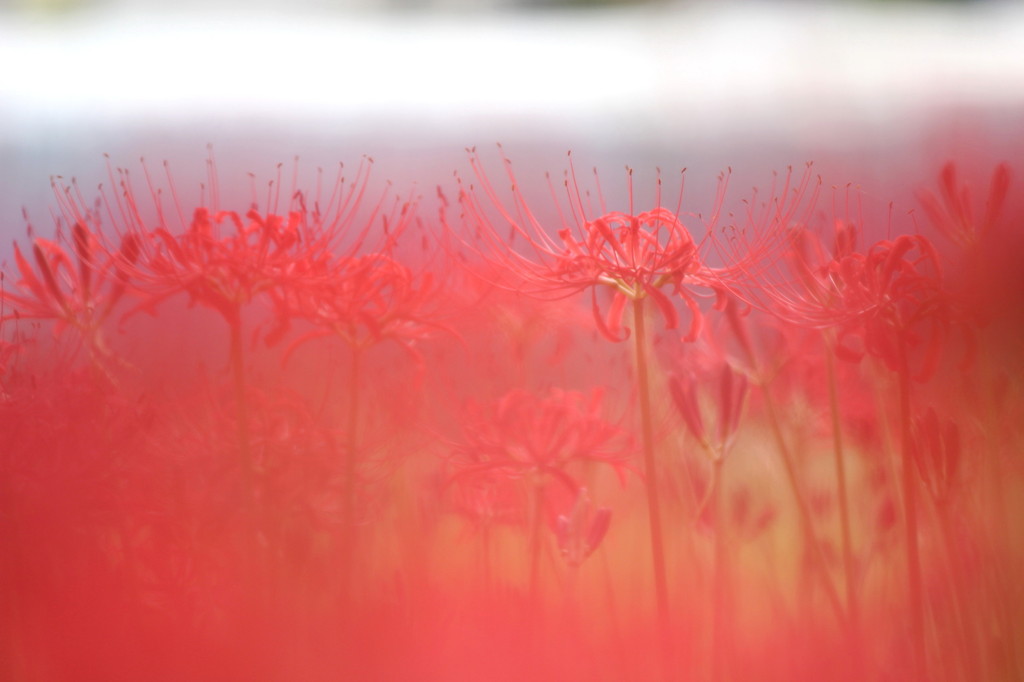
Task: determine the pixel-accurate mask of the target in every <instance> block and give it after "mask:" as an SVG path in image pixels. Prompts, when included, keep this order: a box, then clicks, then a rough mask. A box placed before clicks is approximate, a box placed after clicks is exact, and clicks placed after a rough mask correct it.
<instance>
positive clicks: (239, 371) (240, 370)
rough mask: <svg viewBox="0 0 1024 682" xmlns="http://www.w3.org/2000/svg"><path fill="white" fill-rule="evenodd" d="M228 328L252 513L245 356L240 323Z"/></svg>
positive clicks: (253, 493) (248, 503)
mask: <svg viewBox="0 0 1024 682" xmlns="http://www.w3.org/2000/svg"><path fill="white" fill-rule="evenodd" d="M228 326H229V327H230V328H231V348H230V351H231V373H232V376H233V379H234V385H235V406H236V409H237V411H238V415H237V435H238V451H239V455H240V459H241V465H242V477H243V479H244V481H245V495H246V497H247V499H246V501H245V504H246V506H248V507H249V510H250V512H251V511H254V509H253V507H254V506H255V504H256V490H255V481H254V478H255V474H254V471H253V463H252V446H251V444H250V442H251V438H250V428H249V400H248V396H247V395H246V393H247V390H246V381H245V355H244V347H243V344H242V322H241V320H240V319H239V318H238V317H237V316H236V319H234V320H230V321H229V322H228Z"/></svg>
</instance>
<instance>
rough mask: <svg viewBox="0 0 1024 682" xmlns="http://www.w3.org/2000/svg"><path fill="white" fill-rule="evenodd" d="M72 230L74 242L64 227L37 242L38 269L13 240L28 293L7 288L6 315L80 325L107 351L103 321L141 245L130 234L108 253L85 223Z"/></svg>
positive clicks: (122, 289)
mask: <svg viewBox="0 0 1024 682" xmlns="http://www.w3.org/2000/svg"><path fill="white" fill-rule="evenodd" d="M29 233H30V234H31V228H30V229H29ZM71 233H72V238H71V240H70V241H71V243H70V244H65V243H63V242H65V239H64V237H63V236H62V234H61V233H60V232H59V231H58V235H57V239H56V240H55V241H50V240H48V239H42V238H37V239H35V240H33V243H32V258H33V261H34V262H35V267H33V265H32V263H31V262H30V261H29V260H28V259H27V258H25V256H24V255H23V254H22V252H21V249H20V248H19V246H18V244H17V243H15V244H14V259H15V262H16V263H17V265H18V272H19V274H20V275H21V279H20V280H19V281H18V282H17V287H18V288H19V289H20V290H21V291H22V292H23V293H13V292H8V291H6V290H4V291H3V299H4V302H5V303H6V304H10V305H12V306H13V310H8V309H7V308H6V306H5V307H4V310H3V314H4V319H7V318H10V317H18V318H28V319H39V320H55V321H56V322H57V329H56V331H57V332H61V331H63V330H64V329H66V328H72V329H75V330H76V331H77V332H78V333H79V334H81V336H82V338H83V339H84V340H85V342H86V343H87V344H88V346H89V348H90V350H92V351H93V352H98V353H100V354H101V355H106V354H107V352H108V351H107V348H106V344H105V342H104V340H103V335H102V325H103V323H104V322H105V321H106V320H107V319H108V318H109V316H110V314H111V312H112V311H113V310H114V307H115V306H116V304H117V303H118V301H120V300H121V298H122V296H123V295H124V293H125V290H126V287H127V285H128V279H129V278H128V275H127V274H126V272H125V269H124V268H125V266H130V265H131V264H132V263H134V261H135V259H136V258H137V257H138V245H137V243H136V242H135V240H134V239H132V238H126V239H125V240H124V241H123V242H122V246H121V248H120V249H119V250H118V251H117V252H116V253H114V254H113V255H112V256H108V255H105V254H104V252H103V250H102V249H100V247H99V245H98V242H97V238H96V235H95V234H93V233H92V232H91V231H90V230H89V228H88V227H87V226H86V224H85V223H84V222H82V221H78V222H75V223H74V227H72V229H71ZM68 247H70V248H68ZM69 251H70V254H69ZM71 254H73V257H72V255H71Z"/></svg>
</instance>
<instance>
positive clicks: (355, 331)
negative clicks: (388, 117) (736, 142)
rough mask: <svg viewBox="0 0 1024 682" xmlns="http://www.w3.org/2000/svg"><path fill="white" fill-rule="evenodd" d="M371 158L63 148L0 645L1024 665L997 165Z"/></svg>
mask: <svg viewBox="0 0 1024 682" xmlns="http://www.w3.org/2000/svg"><path fill="white" fill-rule="evenodd" d="M482 157H483V158H482ZM372 166H373V164H372V162H371V161H370V160H368V159H364V160H363V161H362V162H359V163H357V164H355V165H354V166H351V167H350V166H341V167H340V169H339V170H338V171H337V174H335V173H334V171H323V172H317V174H316V176H315V180H313V181H312V182H310V183H309V184H308V186H301V185H302V183H300V182H299V181H298V180H297V179H296V178H297V177H298V176H299V164H298V162H297V163H296V166H295V167H294V168H293V167H291V166H288V165H285V166H280V167H279V168H278V172H277V175H276V177H273V178H272V179H270V181H269V182H266V179H263V180H259V179H257V180H253V181H252V183H253V184H252V190H251V199H248V200H242V201H238V200H237V199H235V198H234V197H237V196H244V189H245V188H246V187H248V186H249V185H248V183H249V180H247V179H244V178H243V179H239V178H227V177H219V176H218V173H217V169H216V166H215V163H214V159H213V157H212V155H211V157H210V159H209V161H208V169H207V170H208V173H207V179H206V180H205V182H204V183H203V186H202V190H201V192H199V193H198V196H199V200H198V201H193V202H192V203H190V201H191V200H186V199H185V197H192V196H195V195H196V194H197V193H196V191H195V190H194V188H193V187H189V188H187V190H186V188H184V187H178V186H176V185H175V182H174V178H173V176H172V173H171V172H170V171H168V170H166V168H165V167H155V166H142V167H138V168H135V169H129V170H124V169H118V168H116V167H113V166H111V167H110V170H109V175H110V177H109V181H108V182H107V183H105V185H104V187H103V188H101V190H100V191H99V192H98V193H94V192H88V191H86V190H84V189H83V188H79V187H78V186H77V185H76V184H75V183H64V182H63V181H60V180H57V181H55V185H54V190H55V195H54V196H55V200H54V215H55V216H56V227H55V228H54V227H52V226H50V225H47V226H45V229H44V228H43V226H35V227H30V228H29V233H28V236H27V237H26V238H24V239H20V240H18V241H17V243H16V244H15V245H14V250H13V252H12V258H11V259H10V261H9V262H8V263H6V264H5V266H4V268H3V272H2V279H0V284H2V297H0V633H3V634H2V635H0V678H2V679H4V680H12V681H17V682H21V681H25V682H28V681H40V682H42V681H46V682H49V681H51V680H54V681H56V680H61V681H63V680H67V681H78V680H104V681H115V680H125V681H128V680H131V681H139V680H147V681H154V682H156V681H160V680H301V681H306V680H309V681H313V682H316V681H320V680H324V681H327V680H346V679H353V680H522V679H530V680H538V679H540V680H625V679H633V680H700V681H704V680H707V681H709V682H722V681H727V680H769V681H770V680H776V681H778V682H794V681H798V680H824V679H828V680H850V681H854V680H856V681H858V682H859V681H862V680H868V681H870V680H879V681H882V680H892V681H894V682H895V681H900V682H902V681H924V680H934V681H937V682H941V681H947V680H948V681H954V680H985V681H989V682H999V681H1006V682H1010V681H1011V680H1019V679H1021V678H1022V676H1024V618H1022V617H1024V587H1022V585H1021V581H1020V576H1021V575H1024V544H1022V539H1024V537H1022V530H1021V527H1020V523H1019V520H1020V519H1021V518H1022V514H1024V497H1022V495H1021V493H1022V492H1024V485H1022V483H1024V481H1022V476H1024V469H1022V460H1021V448H1022V445H1024V432H1022V426H1021V425H1022V424H1024V399H1022V398H1024V374H1022V369H1024V367H1022V363H1024V352H1022V350H1021V339H1022V338H1024V274H1022V273H1024V269H1022V267H1021V262H1022V261H1021V259H1022V258H1024V231H1022V228H1024V195H1022V194H1021V192H1020V189H1019V179H1018V180H1017V184H1015V183H1014V177H1013V172H1012V169H1011V168H1010V167H1008V166H1007V165H1005V164H1000V165H994V166H989V167H988V168H987V169H985V171H984V172H975V171H973V170H970V171H968V170H965V168H964V167H963V166H957V165H954V164H949V165H946V166H945V167H942V168H936V169H934V173H933V175H932V176H931V177H923V178H911V179H908V180H907V185H906V186H905V187H899V188H894V198H895V197H896V195H897V194H898V195H899V196H912V197H914V199H913V205H900V206H895V205H892V206H890V205H888V204H887V203H886V201H883V202H881V203H882V205H881V206H878V205H876V204H877V203H878V202H877V201H875V199H877V198H875V197H873V198H872V200H871V201H869V200H866V199H864V198H863V197H862V196H861V195H860V194H859V192H858V191H857V190H856V189H853V188H850V187H839V188H834V187H831V186H828V185H825V184H823V183H822V181H821V180H820V179H819V178H818V176H817V175H816V171H815V169H814V167H813V166H808V167H807V168H796V169H790V170H788V171H786V170H783V171H781V172H780V173H779V174H777V175H776V176H774V177H768V178H765V182H764V184H763V185H762V186H761V187H760V190H759V191H756V192H753V193H751V192H747V193H746V194H744V193H743V192H742V191H739V190H737V189H736V188H735V187H731V186H730V182H729V181H730V174H729V172H725V173H723V175H722V176H721V177H720V178H719V182H718V191H717V195H716V196H714V197H699V198H696V199H695V198H694V197H691V196H690V195H689V194H688V193H687V192H686V191H684V187H685V186H684V180H685V179H686V173H685V172H684V173H682V174H681V175H680V174H670V173H668V172H665V173H661V172H659V173H658V174H657V177H655V176H653V175H645V177H649V178H653V180H650V181H648V180H644V181H643V183H641V182H640V181H639V180H638V181H637V183H636V185H635V186H634V182H633V176H634V174H633V172H632V171H627V172H626V173H625V174H623V175H616V176H615V177H612V176H610V175H602V177H601V178H600V179H598V178H597V176H596V175H592V174H590V173H589V171H588V172H586V173H584V172H582V171H581V169H579V168H577V167H576V164H575V163H574V160H573V158H572V157H571V156H570V157H568V158H567V160H566V172H565V175H564V176H563V175H559V174H557V173H556V174H553V175H552V176H550V177H549V178H547V179H545V178H543V177H540V178H537V177H518V176H517V174H516V173H515V171H514V166H513V164H512V162H511V161H509V160H507V159H504V158H503V152H497V153H494V154H492V153H480V154H478V153H477V152H475V151H470V152H469V154H468V160H467V163H466V165H465V168H464V169H463V170H462V171H461V172H460V174H458V175H456V176H455V177H454V178H453V179H452V181H451V182H450V183H449V184H448V185H447V186H441V187H439V188H437V191H436V192H434V191H433V190H431V191H430V192H415V191H405V190H404V189H403V188H401V187H391V186H389V185H387V184H386V183H384V182H383V181H382V180H380V179H378V177H377V176H378V174H381V175H386V171H383V172H381V171H380V170H375V171H374V172H373V173H372V174H371V172H370V171H371V169H372ZM495 169H497V170H495ZM240 180H241V182H240ZM602 181H603V183H604V184H605V185H606V187H605V188H604V190H610V189H611V185H612V184H615V185H616V186H615V188H614V191H610V192H609V193H608V195H607V196H609V197H613V196H625V197H627V198H628V200H627V201H626V202H623V205H612V204H613V203H614V202H610V201H609V202H606V200H605V196H606V195H605V193H604V191H603V188H602V185H601V183H602ZM226 183H231V184H232V187H231V188H230V191H229V190H228V189H226V188H225V187H224V186H223V185H226ZM623 183H624V184H625V191H623V187H622V185H623ZM641 184H643V186H641ZM237 185H241V186H242V190H239V188H238V186H237ZM229 195H230V196H231V197H232V199H231V200H230V201H226V200H225V199H224V197H227V196H229ZM229 203H230V205H228V204H229ZM694 205H700V206H704V207H707V206H710V207H711V208H710V209H707V208H704V209H703V210H701V211H697V210H695V209H694V208H692V206H694ZM1015 576H1016V577H1015Z"/></svg>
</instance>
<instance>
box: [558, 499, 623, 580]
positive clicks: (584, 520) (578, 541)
mask: <svg viewBox="0 0 1024 682" xmlns="http://www.w3.org/2000/svg"><path fill="white" fill-rule="evenodd" d="M611 522H612V510H611V509H609V508H608V507H599V508H598V509H594V508H593V505H592V504H591V502H590V495H589V494H588V493H587V489H586V488H580V490H579V492H578V493H577V494H576V502H575V503H574V504H573V506H572V509H571V510H570V511H569V513H568V514H559V515H558V519H557V520H556V522H555V538H556V539H557V540H558V549H559V551H560V552H561V553H562V558H563V559H565V563H567V564H569V565H570V566H572V567H577V566H579V565H581V564H582V563H583V562H584V561H585V560H586V558H587V557H589V556H590V555H591V554H593V553H594V550H595V549H597V548H598V546H599V545H600V544H601V541H602V540H604V536H605V535H606V534H607V533H608V526H610V525H611Z"/></svg>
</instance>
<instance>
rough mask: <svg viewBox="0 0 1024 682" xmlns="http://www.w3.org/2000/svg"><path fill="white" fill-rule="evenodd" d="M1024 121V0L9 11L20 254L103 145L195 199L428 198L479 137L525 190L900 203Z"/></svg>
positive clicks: (347, 1)
mask: <svg viewBox="0 0 1024 682" xmlns="http://www.w3.org/2000/svg"><path fill="white" fill-rule="evenodd" d="M1022 121H1024V3H1020V2H915V3H902V2H881V1H874V2H859V3H846V2H843V3H839V2H825V3H812V2H786V3H779V2H707V1H705V2H698V1H679V0H662V1H652V2H613V1H611V0H605V1H597V2H595V1H590V2H585V1H583V0H576V1H571V0H566V1H564V2H549V1H542V0H525V1H523V0H287V1H286V0H216V1H213V0H204V1H200V0H178V1H176V2H170V1H169V0H4V3H3V4H2V5H0V234H2V236H3V247H2V248H3V252H2V253H5V254H6V253H9V249H10V247H9V244H10V241H11V239H12V238H13V237H16V236H20V235H22V234H23V230H24V225H25V221H24V219H23V217H22V210H23V209H25V210H27V211H28V213H29V215H30V217H31V218H32V220H33V221H34V222H35V223H37V224H40V229H41V228H42V224H45V223H47V222H48V221H49V220H50V218H49V210H50V207H51V206H52V204H53V199H52V195H51V193H50V192H51V190H50V185H49V182H48V178H49V177H50V176H53V175H61V176H64V177H65V178H66V177H72V176H74V177H77V178H78V179H79V181H80V183H81V184H82V186H83V188H85V191H88V189H89V188H95V186H96V185H97V184H99V183H100V182H102V181H103V180H104V179H105V178H106V169H105V166H104V161H103V154H104V153H106V154H109V155H110V156H111V158H112V159H113V162H114V163H115V164H116V165H121V166H129V167H131V166H133V165H134V164H136V163H137V160H138V158H139V157H142V156H145V157H146V158H147V159H149V160H150V161H151V162H152V161H160V160H165V159H166V160H169V161H171V163H172V167H173V168H174V171H175V175H176V177H177V178H178V179H179V183H180V184H181V185H182V186H188V183H189V180H192V179H195V180H197V181H198V180H199V179H201V178H202V177H203V175H204V173H205V170H204V163H203V162H204V160H205V158H206V154H207V151H206V148H207V145H208V144H212V145H213V148H214V150H215V152H216V154H217V158H218V164H219V167H220V171H221V174H222V180H224V181H225V182H226V183H230V182H232V180H233V178H242V179H243V180H244V179H245V177H246V176H245V174H246V173H248V172H250V171H251V172H253V173H256V174H257V175H258V176H260V177H262V178H266V177H270V176H272V175H273V172H274V166H275V164H276V163H278V162H280V161H289V162H290V161H291V160H292V159H293V157H295V156H296V155H298V156H299V157H300V161H301V164H302V166H303V167H305V168H314V167H316V166H320V165H322V166H325V167H332V166H333V165H334V164H336V163H337V162H338V161H346V162H350V163H355V162H356V161H358V159H359V158H360V157H361V156H362V155H364V154H368V155H370V156H372V157H374V158H375V160H376V161H377V164H376V174H377V177H378V178H380V179H389V180H392V181H393V182H394V183H396V185H398V186H405V185H409V184H411V183H413V182H415V183H417V186H418V187H421V188H422V193H423V194H424V195H425V196H430V195H433V187H434V185H436V184H438V183H444V182H447V181H448V180H449V179H450V178H451V174H452V172H453V171H454V170H456V169H462V170H463V171H464V170H465V152H464V148H465V147H467V146H472V145H478V146H480V147H481V148H482V149H484V148H492V147H491V146H492V145H493V144H494V143H496V142H501V143H503V144H504V145H505V149H506V151H507V153H508V154H509V156H511V157H512V158H514V159H515V160H516V162H517V164H518V167H519V173H520V176H523V177H529V176H530V174H531V173H533V174H534V175H535V176H537V177H538V178H539V177H540V173H541V171H543V170H552V171H556V172H560V171H561V170H562V168H563V167H564V165H565V163H564V155H565V152H566V151H567V150H570V149H571V150H573V152H574V154H575V155H576V158H577V159H578V160H579V163H580V165H582V166H584V167H586V166H590V165H595V166H598V167H600V168H601V169H602V172H604V173H617V172H619V171H620V170H621V169H622V167H623V165H624V164H629V165H631V166H633V167H635V168H637V169H651V168H653V167H655V166H661V167H663V168H666V169H674V170H678V169H679V168H682V167H688V168H690V169H691V171H690V173H689V177H690V178H692V179H693V180H694V181H696V180H697V179H698V178H708V179H709V180H713V178H714V176H716V175H717V173H718V172H719V171H721V170H723V169H724V168H725V167H727V166H731V167H732V168H733V169H734V170H735V171H736V172H737V173H738V178H737V182H739V183H740V184H741V185H743V184H745V183H747V181H748V179H749V182H750V183H754V182H763V181H764V178H765V172H766V171H767V170H769V169H781V168H784V167H785V166H786V165H789V164H794V165H800V164H803V163H804V162H806V161H808V160H813V161H815V163H816V164H817V167H818V169H819V172H821V173H823V174H825V176H826V180H827V181H829V182H833V183H838V184H842V183H846V182H857V183H860V184H861V185H862V186H863V187H865V188H866V189H865V191H866V192H867V193H869V194H870V193H872V192H875V191H876V188H882V187H885V188H887V190H882V189H878V190H877V191H878V193H879V195H882V194H885V193H886V191H888V193H889V194H890V195H891V194H892V193H893V192H892V188H893V185H894V182H895V183H896V184H902V185H905V184H908V180H907V178H909V177H913V178H914V180H913V182H915V183H916V182H921V181H923V180H928V179H930V178H932V177H934V174H935V172H936V171H937V169H938V167H939V165H940V164H941V162H942V161H944V160H946V159H947V158H959V160H960V161H961V162H963V161H964V160H965V157H966V159H967V160H974V161H978V162H980V163H985V164H987V163H989V162H992V161H996V160H1000V159H1011V158H1012V157H1014V156H1016V157H1017V158H1019V157H1020V154H1019V150H1020V147H1021V144H1020V143H1019V142H1018V140H1019V139H1024V134H1022V131H1024V124H1022ZM492 156H493V157H494V158H496V157H497V155H496V153H495V154H493V155H492ZM534 171H536V173H534ZM246 182H247V181H246ZM541 182H542V181H541ZM890 198H892V197H890Z"/></svg>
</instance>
